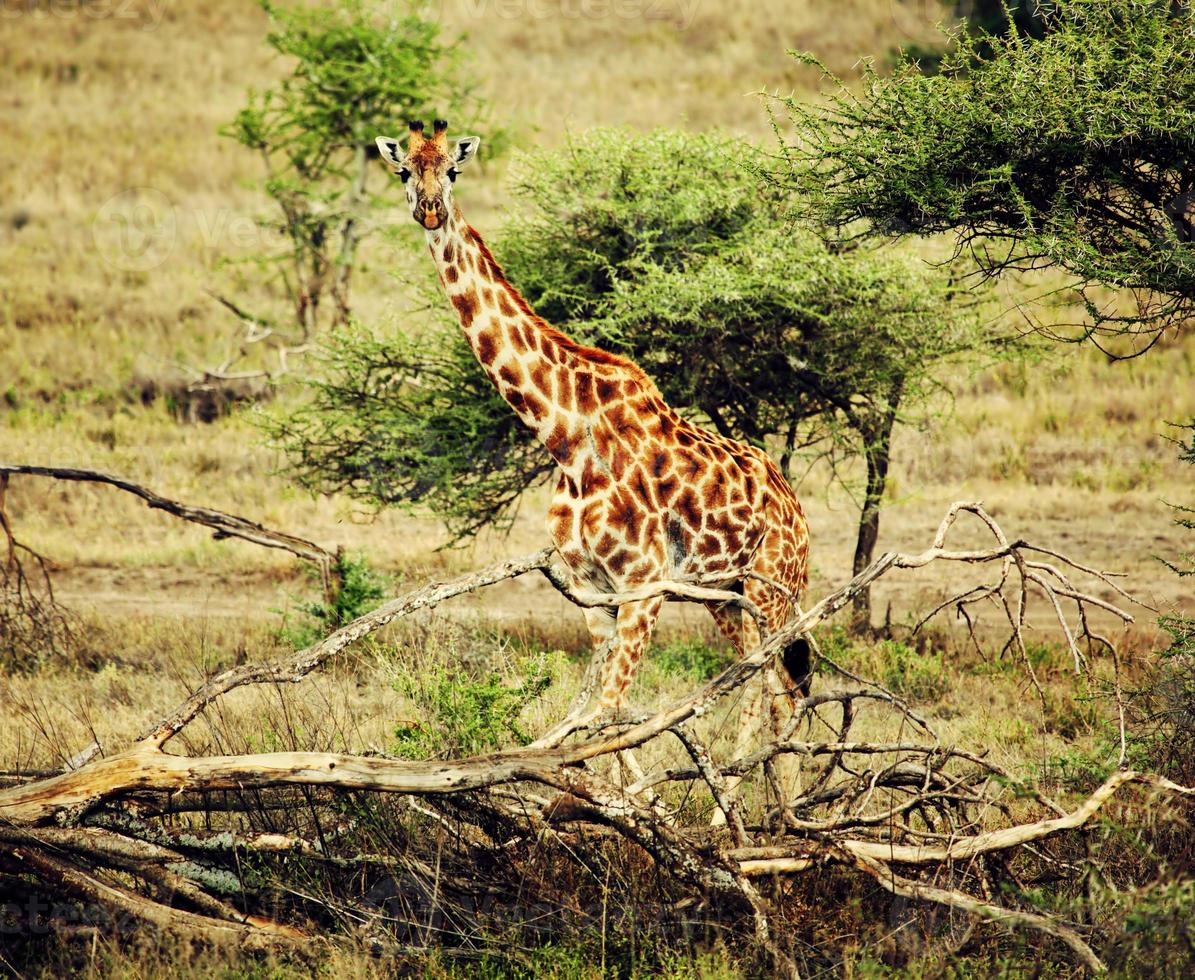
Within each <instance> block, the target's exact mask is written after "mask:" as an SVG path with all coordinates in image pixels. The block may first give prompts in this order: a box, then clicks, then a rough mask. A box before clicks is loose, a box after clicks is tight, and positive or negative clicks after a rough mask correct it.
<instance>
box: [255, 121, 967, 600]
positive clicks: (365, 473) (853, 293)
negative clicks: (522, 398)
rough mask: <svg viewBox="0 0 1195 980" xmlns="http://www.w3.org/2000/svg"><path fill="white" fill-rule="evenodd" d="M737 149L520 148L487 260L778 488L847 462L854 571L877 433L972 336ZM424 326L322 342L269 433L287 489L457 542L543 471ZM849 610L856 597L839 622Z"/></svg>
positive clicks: (609, 135) (594, 136)
mask: <svg viewBox="0 0 1195 980" xmlns="http://www.w3.org/2000/svg"><path fill="white" fill-rule="evenodd" d="M742 152H743V145H742V142H741V141H738V140H732V139H730V138H728V137H723V136H716V135H699V134H689V133H683V132H677V131H670V130H660V131H656V132H652V133H648V134H631V133H627V132H621V131H609V130H599V131H594V132H591V133H589V134H586V135H585V136H582V137H580V138H578V139H576V140H575V141H573V142H572V143H570V144H569V145H567V146H565V147H563V148H562V149H559V150H555V151H547V152H542V153H538V154H535V155H533V156H530V157H526V158H524V160H523V161H522V164H521V165H520V166H519V167H517V169H516V172H515V174H514V177H513V181H512V186H513V192H514V194H515V196H516V198H518V199H519V200H520V202H521V203H522V204H523V208H522V209H521V210H520V211H519V212H518V213H517V216H516V217H514V218H512V219H511V220H510V221H509V222H508V224H507V226H506V227H505V228H504V229H503V232H502V234H501V236H500V239H499V241H498V244H497V247H496V252H497V254H498V257H499V259H500V260H501V261H502V262H503V263H504V265H505V267H506V272H507V274H508V276H509V277H510V279H511V281H512V282H514V283H515V284H516V285H517V286H518V287H519V289H520V290H521V291H522V292H523V294H524V296H525V297H526V298H527V299H528V301H529V302H530V303H531V305H532V306H533V307H534V308H535V309H537V311H538V312H539V313H540V314H541V315H543V316H544V317H545V318H547V319H548V320H549V321H551V322H554V323H555V324H557V325H559V326H561V327H563V328H564V329H566V330H568V331H569V332H571V333H573V334H574V335H576V336H578V337H580V338H582V339H584V340H585V341H587V342H590V343H597V344H600V345H601V346H603V347H606V348H607V349H611V350H614V351H617V352H619V353H622V354H625V355H627V356H629V357H631V358H633V359H634V360H636V361H637V362H638V363H639V364H641V365H642V366H643V367H644V368H645V369H646V370H647V371H648V372H649V373H650V374H651V375H652V376H653V377H654V378H655V380H656V381H657V383H658V384H659V386H660V389H661V391H662V393H663V394H664V396H665V398H667V399H668V400H669V402H670V403H671V404H673V405H674V406H676V407H678V408H679V409H681V410H684V411H688V412H690V413H692V414H694V415H696V416H698V417H700V418H701V419H703V420H706V421H708V422H709V424H712V425H713V426H714V427H715V428H717V429H718V430H719V431H720V432H722V433H724V434H725V435H728V436H731V437H734V438H739V439H744V440H747V441H749V442H752V443H753V444H755V445H758V446H761V447H764V448H767V449H769V450H772V451H775V452H776V453H778V454H779V455H780V457H781V462H782V463H783V465H784V468H785V470H786V472H787V473H789V475H790V476H791V475H792V474H793V472H794V468H795V465H796V463H797V461H798V460H799V459H801V458H804V457H807V456H809V455H811V454H815V453H822V454H826V453H828V454H830V455H831V456H832V457H834V458H840V457H841V456H842V455H843V454H852V455H858V456H861V457H862V458H863V460H864V461H865V469H866V480H865V488H864V493H863V501H862V508H861V511H862V517H861V522H860V529H859V540H858V547H857V552H856V565H857V566H859V567H862V565H866V564H867V562H868V561H869V560H870V558H871V555H872V551H873V549H874V545H875V541H876V537H877V535H878V531H879V513H880V502H881V500H882V498H883V494H884V489H885V485H886V479H887V471H888V466H889V463H890V454H891V448H890V447H891V435H892V431H893V427H894V425H895V423H896V422H897V421H898V420H899V419H902V418H904V419H909V418H912V417H914V416H916V415H917V413H918V411H919V406H920V408H921V409H924V405H925V400H926V398H927V396H928V395H929V394H930V393H931V392H932V391H933V390H934V389H935V387H936V385H937V382H936V380H935V379H936V377H937V375H936V373H935V372H936V371H937V369H938V368H940V367H941V366H942V365H943V361H944V360H945V359H947V358H951V357H954V356H956V355H959V354H962V353H964V352H974V351H975V350H977V349H978V348H979V347H981V346H984V345H989V346H990V341H989V339H988V338H987V337H985V336H984V335H983V333H982V332H981V331H980V330H979V329H978V327H977V325H976V321H975V318H974V317H973V316H972V315H971V314H970V313H969V312H968V311H967V310H966V309H965V308H964V304H960V303H958V302H955V301H954V300H956V299H957V297H954V296H952V294H951V291H950V288H949V284H948V283H946V282H944V281H943V280H942V278H941V277H940V276H937V275H932V274H930V273H929V272H928V270H927V269H926V268H925V267H924V266H921V265H915V264H913V263H911V262H909V261H907V260H902V259H898V258H894V257H892V256H883V255H877V254H875V253H872V252H870V251H866V250H864V249H848V250H840V251H833V250H830V249H828V248H827V247H826V246H825V244H824V243H823V242H822V241H821V240H820V239H819V238H818V237H817V236H816V235H815V234H813V233H812V232H811V231H809V230H808V229H805V228H802V227H800V226H798V225H794V224H792V223H791V222H789V221H788V219H787V217H786V214H787V209H788V203H787V202H786V201H785V200H784V198H783V197H781V196H778V195H776V194H775V193H774V192H773V191H772V190H770V189H769V188H768V187H767V186H766V185H765V184H763V183H762V182H761V181H760V180H759V179H758V178H757V176H756V175H754V174H753V173H751V172H749V171H747V170H746V169H742V168H740V167H737V166H736V165H735V163H734V161H735V160H736V159H738V158H740V157H741V155H742ZM444 306H445V304H444V303H443V302H439V303H438V304H435V306H434V307H433V308H443V307H444ZM427 333H428V328H427V326H426V325H425V326H423V327H422V328H421V337H420V338H419V339H412V338H410V337H407V336H403V335H400V336H399V337H398V338H396V339H393V340H379V339H377V338H375V337H371V336H367V335H363V334H362V333H361V332H360V331H349V332H346V333H343V334H341V335H340V336H338V337H337V338H336V340H335V342H334V343H333V344H332V345H330V346H329V347H328V348H327V349H326V350H325V354H324V356H325V359H326V367H327V370H326V371H325V372H324V375H323V377H322V378H321V380H320V381H318V382H317V383H315V384H314V385H313V394H314V398H313V400H312V401H311V402H310V403H309V404H308V405H307V406H305V407H304V408H303V409H301V410H300V411H298V412H297V413H293V414H291V415H289V416H287V417H284V418H279V419H277V420H276V422H275V424H274V425H275V428H274V434H275V436H276V437H277V438H278V440H279V441H280V442H281V444H282V445H283V446H284V448H285V449H286V450H287V452H288V455H289V459H290V463H291V466H292V471H293V473H294V474H295V476H296V477H297V478H298V479H299V481H300V482H301V483H303V484H305V485H307V486H309V487H311V488H314V489H318V490H347V491H348V492H350V493H353V494H356V495H358V496H361V497H364V498H366V499H369V500H374V501H381V502H387V503H391V502H393V503H404V504H410V503H413V502H420V503H423V504H426V505H428V506H430V508H431V509H432V510H433V511H434V512H435V513H437V514H439V515H441V516H442V517H444V518H445V519H446V520H447V522H448V525H449V528H450V530H451V531H452V532H453V533H454V534H456V535H457V536H458V537H462V536H466V535H469V534H471V533H473V532H474V531H476V530H478V529H479V528H480V527H482V526H484V525H486V524H489V523H491V522H494V521H496V520H499V521H500V520H501V519H502V518H503V517H504V515H506V514H508V513H509V510H510V505H511V504H512V503H513V502H514V501H515V500H517V498H518V497H519V495H520V494H521V493H522V492H523V491H524V490H525V489H526V488H527V487H528V486H530V485H532V484H534V483H535V482H536V481H538V480H540V479H542V478H544V477H546V476H547V475H548V474H549V473H550V472H551V471H552V465H551V460H550V458H549V457H548V456H547V454H546V453H545V452H543V450H542V449H541V447H540V446H539V444H538V443H536V442H534V440H533V437H532V435H531V433H530V432H529V431H527V430H526V429H524V428H523V427H522V426H521V425H520V424H519V423H518V421H517V419H516V418H515V417H514V416H513V415H512V413H511V412H510V410H509V407H508V406H507V405H506V404H505V403H504V402H503V401H502V400H501V399H500V398H498V396H497V394H496V393H495V392H494V391H493V389H492V387H491V386H490V385H489V383H488V382H487V380H486V378H485V376H484V374H483V373H482V372H481V370H480V368H479V367H478V366H477V364H476V361H475V359H474V357H473V354H472V351H471V350H470V349H469V348H468V346H467V344H466V343H465V342H464V340H463V338H462V337H461V335H460V332H459V330H458V329H456V328H455V327H453V328H450V329H448V330H447V332H440V331H438V330H435V331H432V332H431V333H432V338H433V339H432V340H431V341H430V342H429V341H428V339H427ZM860 563H861V564H860ZM869 608H870V607H869V604H868V599H867V597H866V596H864V597H863V598H862V599H860V600H859V602H858V604H857V614H858V616H859V618H860V620H862V619H863V618H864V617H867V616H868V615H869Z"/></svg>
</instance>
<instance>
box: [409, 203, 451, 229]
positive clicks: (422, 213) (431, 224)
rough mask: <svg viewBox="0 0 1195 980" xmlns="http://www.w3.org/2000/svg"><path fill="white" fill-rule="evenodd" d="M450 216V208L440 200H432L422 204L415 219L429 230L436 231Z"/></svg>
mask: <svg viewBox="0 0 1195 980" xmlns="http://www.w3.org/2000/svg"><path fill="white" fill-rule="evenodd" d="M447 217H448V209H447V208H446V207H444V204H443V203H442V202H440V201H432V202H429V203H427V204H424V205H422V206H421V207H419V208H417V209H416V211H415V220H416V221H418V222H419V224H421V225H423V227H424V228H426V229H427V230H428V231H435V230H436V229H437V228H439V227H440V225H442V224H444V221H445V219H447Z"/></svg>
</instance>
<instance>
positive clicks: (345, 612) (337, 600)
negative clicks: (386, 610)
mask: <svg viewBox="0 0 1195 980" xmlns="http://www.w3.org/2000/svg"><path fill="white" fill-rule="evenodd" d="M309 572H310V576H311V578H312V579H313V580H315V581H319V573H318V572H317V571H316V570H314V569H309ZM332 574H333V576H334V577H335V578H336V580H337V582H338V588H337V589H336V594H335V596H334V597H333V599H332V601H331V602H327V601H321V602H303V603H300V604H299V607H298V614H299V617H300V618H299V620H298V621H297V622H295V623H293V624H289V623H288V624H286V625H284V626H283V627H282V628H281V629H280V630H279V631H278V637H279V639H280V640H282V641H284V642H286V643H289V644H291V645H292V646H294V648H295V649H296V650H302V649H303V648H304V647H308V646H311V644H313V643H317V642H319V641H320V640H322V639H323V638H324V637H325V636H327V635H328V634H329V633H331V632H332V631H333V630H336V629H339V628H340V627H341V626H343V625H344V624H345V623H351V622H352V621H353V620H354V619H356V618H357V617H358V616H363V615H364V614H365V613H367V612H369V611H370V610H371V609H375V608H377V605H378V602H379V600H381V599H382V598H383V597H384V596H385V595H386V592H387V590H388V589H389V588H390V578H389V576H387V575H383V574H382V573H380V572H378V571H375V570H374V569H373V568H372V567H371V566H370V564H369V559H367V558H366V557H365V556H364V555H348V554H343V553H342V554H340V555H338V556H337V558H336V564H335V565H334V566H333V568H332Z"/></svg>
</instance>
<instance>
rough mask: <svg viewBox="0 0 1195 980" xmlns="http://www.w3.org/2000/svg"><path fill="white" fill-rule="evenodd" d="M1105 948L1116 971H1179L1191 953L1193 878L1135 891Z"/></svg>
mask: <svg viewBox="0 0 1195 980" xmlns="http://www.w3.org/2000/svg"><path fill="white" fill-rule="evenodd" d="M1125 898H1126V896H1121V901H1122V902H1123V903H1124V904H1125V905H1126V906H1127V909H1126V911H1125V912H1124V913H1123V918H1122V919H1121V926H1120V929H1119V930H1118V931H1117V933H1116V934H1115V939H1114V940H1113V941H1112V942H1110V943H1109V944H1108V948H1107V950H1106V952H1105V954H1104V958H1105V961H1106V962H1107V964H1108V967H1109V969H1110V970H1112V971H1113V972H1114V973H1115V974H1119V975H1121V976H1136V977H1144V976H1151V977H1179V976H1186V975H1188V974H1189V973H1190V969H1191V962H1192V960H1193V959H1195V879H1191V878H1185V879H1180V880H1178V881H1166V882H1159V883H1158V884H1156V885H1154V886H1152V887H1150V888H1147V889H1143V890H1142V891H1139V892H1137V893H1136V894H1134V895H1131V896H1128V898H1129V900H1128V901H1125Z"/></svg>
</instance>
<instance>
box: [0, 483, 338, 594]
mask: <svg viewBox="0 0 1195 980" xmlns="http://www.w3.org/2000/svg"><path fill="white" fill-rule="evenodd" d="M9 475H21V476H40V477H47V478H49V479H53V480H67V481H72V482H75V483H98V484H102V485H105V486H110V487H115V488H116V489H117V490H123V491H124V492H125V493H131V494H132V495H133V496H135V497H139V498H141V499H142V500H143V501H145V504H146V506H147V507H149V508H150V509H151V510H160V511H163V512H165V513H167V514H170V515H172V516H174V517H177V518H179V519H181V520H184V521H189V522H190V523H192V524H200V525H202V526H204V527H209V528H211V529H212V530H213V531H214V532H215V535H214V536H215V538H216V539H217V540H219V539H221V538H240V539H241V540H242V541H249V542H252V543H253V544H258V545H262V546H263V547H266V548H278V549H280V550H282V551H289V552H290V553H291V554H292V555H295V556H296V557H298V558H302V559H303V560H304V561H310V562H314V563H315V564H316V565H317V566H319V568H320V570H321V572H322V574H323V576H324V580H325V591H327V588H328V580H329V576H330V575H331V573H332V569H333V566H334V565H335V564H336V554H335V553H334V552H332V551H329V550H328V549H327V548H324V547H322V546H321V545H318V544H316V543H315V542H314V541H308V540H307V539H306V538H301V537H298V536H297V535H294V534H289V533H287V532H286V531H277V530H274V529H273V528H268V527H266V526H265V525H263V524H258V523H257V522H256V521H251V520H249V519H248V518H245V517H238V516H237V515H236V514H226V513H225V512H224V511H220V510H214V509H212V508H210V507H198V506H195V505H193V504H185V503H182V502H181V501H177V500H171V499H169V498H167V497H163V496H162V495H161V494H158V493H155V492H154V491H153V490H150V489H149V488H148V487H143V486H142V485H141V484H139V483H134V482H133V481H132V480H126V479H123V478H122V477H118V476H112V475H111V474H109V473H100V472H99V471H97V470H81V469H74V468H72V467H64V466H28V465H11V464H0V476H3V477H7V476H9Z"/></svg>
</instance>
